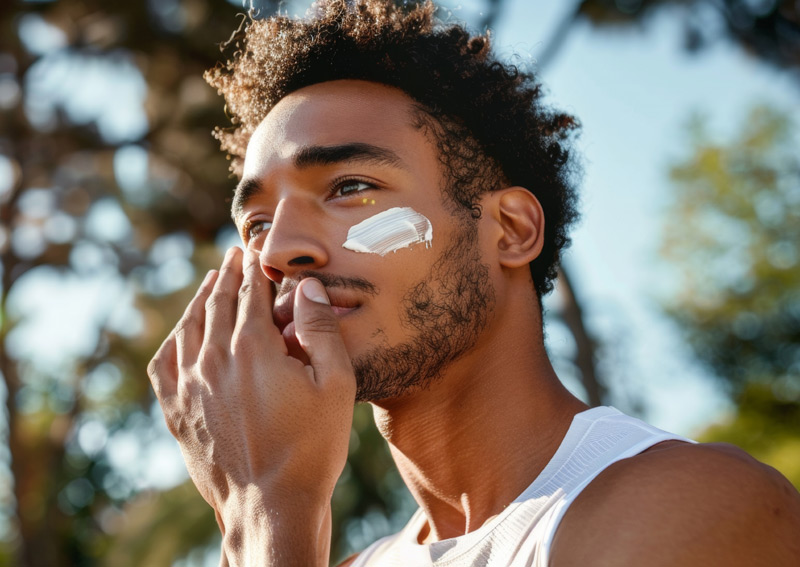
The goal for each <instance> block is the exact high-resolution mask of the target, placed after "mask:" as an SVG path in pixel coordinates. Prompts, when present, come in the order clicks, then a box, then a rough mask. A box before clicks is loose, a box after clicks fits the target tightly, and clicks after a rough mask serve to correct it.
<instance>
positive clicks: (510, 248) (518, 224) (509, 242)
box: [491, 187, 544, 268]
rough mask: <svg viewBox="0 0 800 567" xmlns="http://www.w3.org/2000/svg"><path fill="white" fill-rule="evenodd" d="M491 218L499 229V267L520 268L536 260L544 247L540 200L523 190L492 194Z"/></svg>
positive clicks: (501, 190)
mask: <svg viewBox="0 0 800 567" xmlns="http://www.w3.org/2000/svg"><path fill="white" fill-rule="evenodd" d="M491 202H492V217H493V219H494V220H495V222H496V223H497V225H498V227H499V228H500V231H499V233H498V234H499V236H500V239H499V240H498V242H497V253H498V257H499V260H500V264H501V265H502V266H503V267H506V268H519V267H521V266H526V265H528V264H529V263H531V262H532V261H533V260H535V259H536V258H537V257H538V256H539V254H541V252H542V247H543V246H544V212H543V211H542V205H541V204H540V203H539V200H538V199H537V198H536V197H535V196H534V195H533V193H531V192H530V191H528V190H527V189H525V188H524V187H507V188H505V189H500V190H498V191H495V192H493V193H492V199H491Z"/></svg>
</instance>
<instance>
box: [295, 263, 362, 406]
mask: <svg viewBox="0 0 800 567" xmlns="http://www.w3.org/2000/svg"><path fill="white" fill-rule="evenodd" d="M294 321H295V334H296V335H297V340H298V341H299V342H300V346H302V347H303V350H304V351H305V352H306V354H307V355H308V358H309V361H310V363H311V367H312V368H313V369H314V378H315V380H316V381H317V384H320V385H324V384H326V383H330V382H332V381H337V382H340V383H341V384H342V385H344V386H347V387H351V386H352V391H353V395H354V396H355V379H354V378H353V368H352V365H351V364H350V357H349V356H348V354H347V351H346V350H345V347H344V341H343V340H342V335H341V333H340V331H339V320H338V319H337V318H336V315H334V313H333V310H332V309H331V306H330V300H329V299H328V294H327V293H326V292H325V288H324V287H323V285H322V284H321V283H320V282H319V281H318V280H316V279H314V278H306V279H304V280H303V281H301V282H300V284H299V285H298V289H297V293H295V299H294Z"/></svg>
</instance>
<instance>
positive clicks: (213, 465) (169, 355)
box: [148, 248, 355, 565]
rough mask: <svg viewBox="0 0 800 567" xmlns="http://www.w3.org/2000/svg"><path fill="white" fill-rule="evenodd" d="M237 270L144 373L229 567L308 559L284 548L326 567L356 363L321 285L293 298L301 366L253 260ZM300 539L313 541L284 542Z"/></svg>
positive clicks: (213, 280) (207, 286) (203, 298)
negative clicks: (219, 532)
mask: <svg viewBox="0 0 800 567" xmlns="http://www.w3.org/2000/svg"><path fill="white" fill-rule="evenodd" d="M242 263H243V253H242V251H241V250H239V249H238V248H233V249H231V250H229V251H228V254H227V255H226V257H225V261H224V263H223V265H222V268H221V269H220V272H219V274H217V273H216V272H213V271H212V272H210V273H209V275H208V276H207V277H206V279H205V281H204V282H203V284H202V285H201V286H200V289H199V290H198V292H197V294H196V295H195V297H194V299H193V300H192V301H191V303H190V304H189V306H188V307H187V308H186V312H185V313H184V315H183V317H182V318H181V320H180V321H179V322H178V324H177V325H176V327H175V329H174V330H173V332H172V333H171V334H170V335H169V337H167V339H166V341H165V342H164V344H163V345H162V346H161V348H160V349H159V351H158V352H157V353H156V355H155V357H154V358H153V360H152V361H151V363H150V366H149V368H148V373H149V375H150V380H151V382H152V384H153V389H154V390H155V392H156V396H157V397H158V400H159V403H160V404H161V407H162V408H163V411H164V416H165V419H166V422H167V426H168V427H169V430H170V432H171V433H172V434H173V435H174V436H175V437H176V439H177V440H178V442H179V443H180V447H181V451H182V453H183V456H184V459H185V460H186V466H187V468H188V470H189V474H190V476H191V478H192V480H193V481H194V483H195V485H196V486H197V488H198V490H199V491H200V493H201V494H202V496H203V498H205V500H206V501H207V502H208V503H209V504H210V505H211V506H212V507H213V508H214V509H215V511H216V513H217V517H218V519H219V521H220V524H221V528H222V529H223V533H224V535H225V543H224V546H225V551H226V553H227V555H228V560H230V561H231V564H238V563H240V562H241V561H244V562H246V563H247V562H253V563H257V564H260V565H266V564H271V562H270V561H275V562H278V561H279V562H280V564H281V565H289V564H294V563H296V564H303V561H309V559H308V558H306V559H304V560H298V561H293V560H291V559H290V557H289V556H288V555H286V553H294V551H295V550H297V551H304V550H305V551H308V550H309V549H312V550H314V553H315V554H316V555H317V557H315V559H314V562H315V563H316V562H318V561H321V562H322V563H321V564H327V560H328V558H327V549H328V546H329V539H330V498H331V495H332V493H333V488H334V485H335V484H336V480H337V479H338V477H339V475H340V474H341V472H342V469H343V468H344V464H345V460H346V457H347V445H348V440H349V434H350V425H351V422H352V416H353V404H354V400H355V378H354V376H353V370H352V366H351V364H350V360H349V357H348V355H347V352H346V351H345V348H344V343H343V342H342V338H341V335H340V334H339V325H338V320H337V319H336V316H335V315H334V313H333V311H332V310H331V308H330V306H329V304H328V299H327V294H326V292H325V288H324V287H323V286H322V284H321V283H320V282H319V281H317V280H314V279H310V278H309V279H305V280H303V281H302V282H301V283H300V284H299V285H298V287H297V290H296V293H295V299H294V320H295V327H296V331H295V332H296V335H297V338H298V341H299V343H300V345H301V347H302V348H303V350H304V351H305V354H306V355H307V357H308V360H309V364H304V363H303V362H301V361H300V360H298V359H297V358H293V357H291V356H289V355H288V350H287V347H286V343H285V342H284V340H283V337H282V336H281V334H280V333H279V331H278V329H277V327H275V325H274V323H273V319H272V306H273V302H274V296H273V295H274V290H273V286H272V284H271V282H270V281H269V280H268V279H267V278H266V277H265V276H264V274H263V273H262V271H261V267H260V264H259V260H258V256H257V254H255V253H253V252H247V253H245V254H244V269H243V268H242ZM304 534H306V535H307V536H308V537H312V538H313V537H315V535H316V538H317V539H316V541H314V542H311V541H300V542H298V541H295V542H293V543H291V544H287V540H288V539H298V538H301V539H305V535H304ZM256 544H257V546H258V548H254V547H253V546H254V545H256ZM259 548H261V549H259ZM297 548H303V549H299V550H298V549H297ZM320 554H324V555H325V556H324V558H323V557H319V555H320ZM240 560H241V561H240ZM304 564H306V565H311V564H312V563H311V562H306V563H304Z"/></svg>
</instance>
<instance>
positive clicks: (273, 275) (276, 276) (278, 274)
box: [264, 266, 283, 284]
mask: <svg viewBox="0 0 800 567" xmlns="http://www.w3.org/2000/svg"><path fill="white" fill-rule="evenodd" d="M264 273H265V274H266V275H267V277H268V278H269V279H271V280H272V281H274V282H275V283H276V284H279V283H281V282H282V281H283V272H282V271H280V270H276V269H275V268H272V267H270V266H264Z"/></svg>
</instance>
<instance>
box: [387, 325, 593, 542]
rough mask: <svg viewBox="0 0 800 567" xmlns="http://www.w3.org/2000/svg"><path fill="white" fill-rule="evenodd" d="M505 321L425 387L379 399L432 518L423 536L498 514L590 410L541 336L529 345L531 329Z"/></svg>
mask: <svg viewBox="0 0 800 567" xmlns="http://www.w3.org/2000/svg"><path fill="white" fill-rule="evenodd" d="M510 318H512V319H513V315H512V316H511V317H510ZM503 321H504V323H503V324H499V325H497V327H498V328H497V329H494V330H488V329H487V331H488V332H486V333H484V336H488V337H492V340H490V341H488V342H487V343H486V344H483V345H477V346H476V348H475V349H473V350H472V351H471V352H470V353H469V354H468V355H465V356H464V357H462V358H461V359H459V360H458V361H457V362H456V363H454V364H452V365H451V367H450V368H449V369H448V371H447V372H446V374H445V375H443V376H442V377H441V379H439V380H437V381H436V382H435V383H434V384H432V385H431V386H430V387H429V388H426V389H425V390H423V391H419V392H416V393H414V394H411V395H409V396H407V397H405V398H402V399H394V400H388V401H387V400H384V401H382V402H380V403H376V404H374V410H375V412H374V413H375V421H376V424H377V426H378V428H379V430H380V431H381V433H382V434H383V436H384V437H385V438H386V440H387V441H388V442H389V446H390V449H391V451H392V455H393V457H394V459H395V462H396V463H397V466H398V469H399V471H400V474H401V476H402V477H403V480H404V481H405V483H406V485H407V486H408V487H409V489H410V490H411V492H412V494H413V495H414V498H415V499H416V500H417V502H418V503H419V505H420V507H421V508H422V510H423V511H424V512H425V514H426V517H427V518H428V526H427V528H426V529H425V530H424V533H421V534H420V540H424V541H427V542H430V541H438V540H440V539H446V538H450V537H455V536H458V535H463V534H465V533H468V532H471V531H474V530H475V529H477V528H479V527H480V526H481V525H483V524H484V523H485V522H486V521H487V520H489V519H490V518H492V517H493V516H495V515H497V514H498V513H500V512H501V511H502V510H503V509H504V508H505V507H506V506H507V505H508V504H509V503H511V502H512V501H513V500H514V499H515V498H516V497H517V496H519V495H520V494H521V493H522V492H523V491H524V490H525V488H527V487H528V485H530V483H531V482H533V480H534V479H535V478H536V476H537V475H538V474H539V473H540V472H541V471H542V469H544V467H545V465H546V464H547V463H548V462H549V460H550V459H551V458H552V456H553V454H554V453H555V452H556V450H557V449H558V446H559V444H560V443H561V440H562V439H563V437H564V435H565V434H566V432H567V430H568V429H569V425H570V423H571V421H572V418H573V416H574V415H575V414H576V413H579V412H581V411H583V410H585V409H587V406H586V405H585V404H583V403H582V402H580V401H579V400H578V399H576V398H575V397H574V396H572V394H570V393H569V392H568V391H567V390H566V389H565V388H564V387H563V386H562V385H561V383H560V381H559V380H558V377H557V376H556V374H555V372H554V370H553V368H552V366H551V365H550V362H549V360H548V358H547V356H546V353H545V351H544V347H543V346H542V345H541V341H537V342H536V343H535V344H536V346H535V347H532V346H531V343H530V341H531V337H530V334H529V333H528V334H526V333H524V332H522V333H521V332H519V329H520V327H518V326H517V325H515V324H513V321H509V320H508V318H504V319H503ZM539 328H541V327H539Z"/></svg>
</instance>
